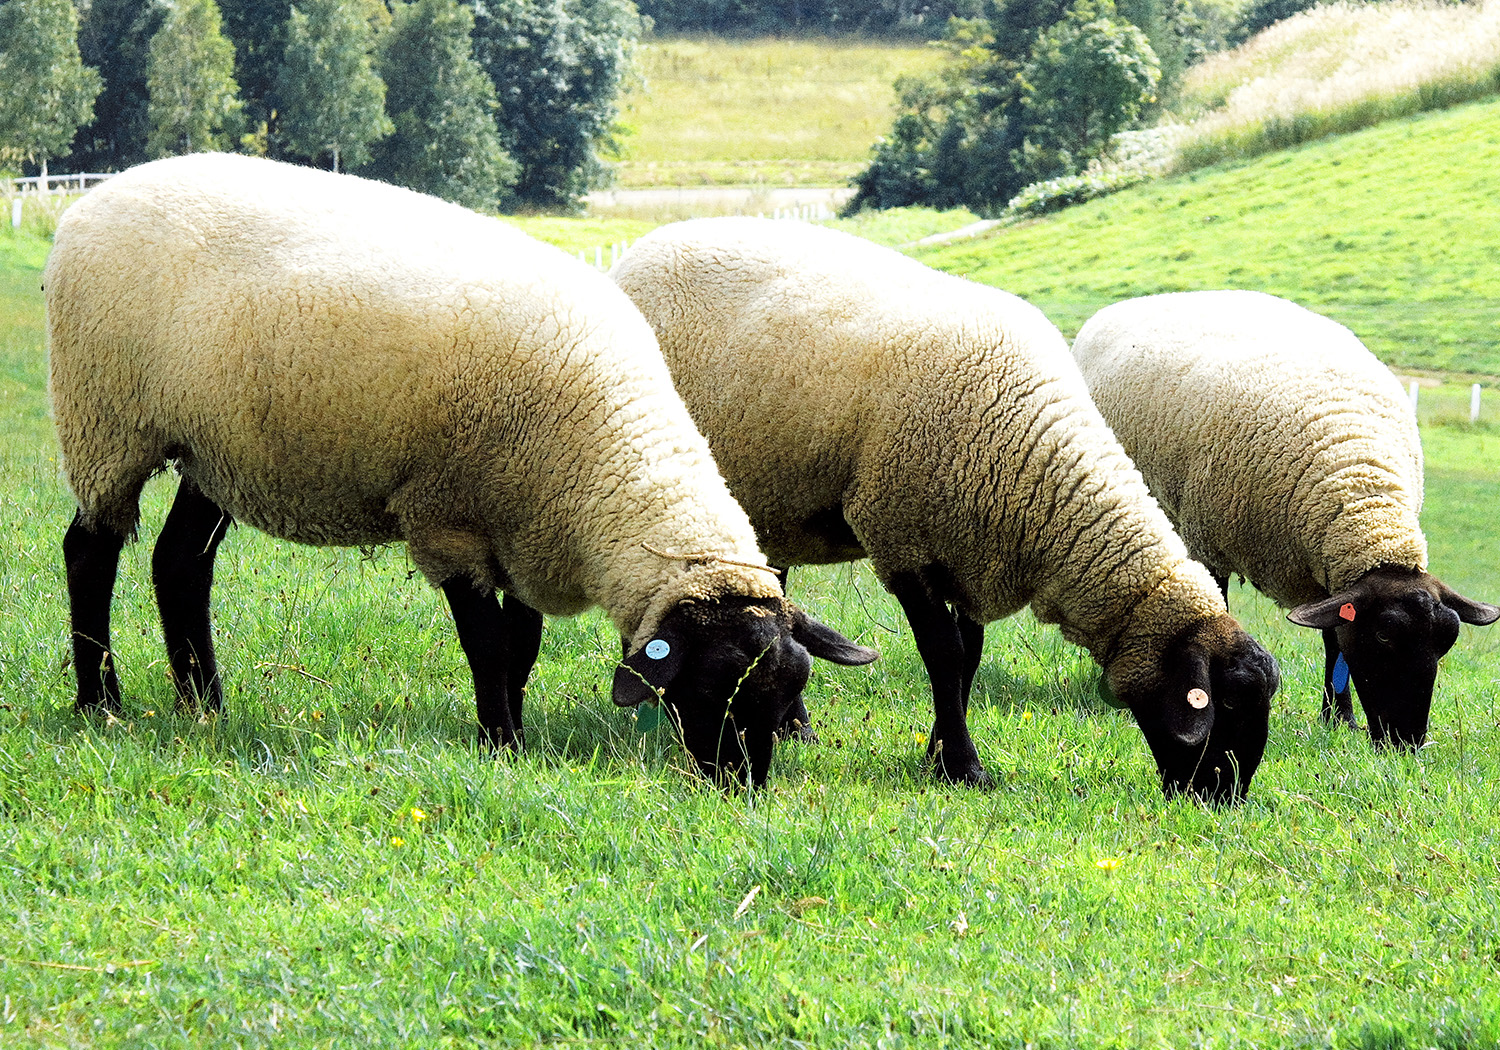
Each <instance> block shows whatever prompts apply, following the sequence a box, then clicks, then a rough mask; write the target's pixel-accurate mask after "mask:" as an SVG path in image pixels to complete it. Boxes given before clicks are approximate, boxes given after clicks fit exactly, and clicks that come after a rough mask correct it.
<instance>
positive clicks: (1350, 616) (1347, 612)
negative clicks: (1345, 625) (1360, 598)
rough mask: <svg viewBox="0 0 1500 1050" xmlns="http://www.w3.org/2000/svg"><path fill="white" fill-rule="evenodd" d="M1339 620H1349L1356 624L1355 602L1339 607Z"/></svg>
mask: <svg viewBox="0 0 1500 1050" xmlns="http://www.w3.org/2000/svg"><path fill="white" fill-rule="evenodd" d="M1339 619H1340V620H1348V621H1349V622H1350V623H1353V622H1354V603H1353V602H1345V603H1344V604H1343V605H1341V606H1339Z"/></svg>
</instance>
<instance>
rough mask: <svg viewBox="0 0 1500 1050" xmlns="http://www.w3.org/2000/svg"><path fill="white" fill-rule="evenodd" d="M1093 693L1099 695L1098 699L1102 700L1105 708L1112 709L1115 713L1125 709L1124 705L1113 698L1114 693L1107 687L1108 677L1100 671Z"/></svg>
mask: <svg viewBox="0 0 1500 1050" xmlns="http://www.w3.org/2000/svg"><path fill="white" fill-rule="evenodd" d="M1094 691H1095V692H1097V693H1098V694H1099V699H1100V700H1103V701H1104V703H1105V705H1106V706H1108V707H1113V708H1114V709H1115V710H1116V711H1122V710H1124V709H1125V705H1124V704H1123V703H1121V702H1120V700H1119V699H1118V698H1117V697H1116V696H1115V691H1114V690H1113V689H1111V688H1110V687H1109V678H1108V676H1106V675H1105V674H1104V673H1103V672H1102V671H1101V672H1100V674H1099V682H1098V684H1097V685H1095V686H1094Z"/></svg>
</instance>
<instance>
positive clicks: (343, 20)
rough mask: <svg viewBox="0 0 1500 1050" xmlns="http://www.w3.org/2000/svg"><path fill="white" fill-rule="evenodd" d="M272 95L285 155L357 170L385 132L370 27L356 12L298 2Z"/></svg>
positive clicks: (364, 14) (332, 1)
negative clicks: (290, 152)
mask: <svg viewBox="0 0 1500 1050" xmlns="http://www.w3.org/2000/svg"><path fill="white" fill-rule="evenodd" d="M285 39H286V47H285V51H284V53H283V61H282V65H281V70H280V73H279V74H278V76H277V80H276V94H277V97H278V98H279V100H280V103H281V106H282V110H281V124H280V134H281V136H282V138H283V140H284V141H285V143H286V144H287V146H288V147H290V149H291V150H293V151H294V152H296V153H299V154H301V155H302V156H304V157H308V158H312V159H316V158H320V157H323V156H325V155H327V156H329V157H330V158H331V159H332V162H333V164H332V166H333V170H334V171H338V170H339V169H340V167H341V166H347V167H351V168H354V167H359V166H360V165H362V164H364V163H365V162H366V161H368V160H369V159H370V145H371V144H372V143H373V142H375V141H376V140H377V139H380V138H383V137H384V136H386V135H388V134H390V132H391V122H390V120H389V119H388V118H387V117H386V115H385V82H384V81H382V80H381V79H380V75H379V74H377V73H376V72H375V65H374V59H373V54H372V53H373V51H374V49H375V28H374V26H373V25H372V23H371V20H370V18H369V13H368V10H367V9H366V7H365V6H364V5H361V4H358V3H355V2H351V0H306V3H304V4H302V5H301V6H300V7H299V6H294V7H293V8H292V13H291V15H290V16H289V17H288V18H287V22H286V27H285Z"/></svg>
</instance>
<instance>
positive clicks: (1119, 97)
mask: <svg viewBox="0 0 1500 1050" xmlns="http://www.w3.org/2000/svg"><path fill="white" fill-rule="evenodd" d="M1114 13H1115V11H1114V4H1113V3H1112V0H1078V3H1076V4H1074V5H1073V7H1072V8H1070V9H1069V11H1068V14H1067V17H1066V18H1064V19H1063V20H1062V21H1061V22H1059V23H1057V24H1056V25H1055V26H1053V27H1052V28H1050V29H1048V30H1047V31H1046V32H1045V33H1043V34H1042V35H1041V36H1040V37H1038V38H1037V41H1036V43H1035V44H1034V45H1032V49H1031V58H1030V60H1029V61H1028V62H1027V63H1026V65H1025V66H1023V67H1022V69H1021V72H1020V74H1019V79H1020V82H1021V100H1020V105H1019V107H1018V108H1017V112H1016V122H1017V124H1018V126H1019V128H1020V132H1021V137H1022V143H1021V146H1020V148H1019V149H1018V150H1016V151H1015V153H1014V154H1013V155H1012V156H1011V158H1010V160H1011V165H1012V167H1014V168H1015V169H1016V171H1017V172H1018V173H1019V174H1020V175H1021V177H1022V179H1023V181H1025V182H1028V183H1029V182H1040V181H1042V180H1043V179H1053V178H1057V177H1058V176H1060V175H1071V174H1073V173H1075V172H1077V171H1080V170H1082V168H1083V167H1084V165H1085V164H1086V163H1087V162H1088V161H1090V160H1092V159H1094V158H1095V157H1097V156H1099V154H1100V153H1102V152H1103V150H1104V148H1105V146H1107V145H1108V144H1109V139H1110V136H1111V135H1113V134H1115V132H1117V131H1122V130H1124V129H1125V128H1127V127H1129V126H1130V125H1131V124H1132V123H1133V122H1134V121H1135V120H1136V118H1137V117H1139V116H1140V115H1141V113H1142V111H1143V110H1144V109H1145V108H1146V107H1147V106H1148V105H1149V104H1151V103H1152V102H1154V101H1156V94H1155V92H1156V85H1157V82H1158V81H1159V80H1160V79H1161V69H1160V67H1159V66H1158V65H1157V62H1156V55H1155V53H1154V52H1153V51H1152V50H1151V44H1150V42H1149V41H1147V39H1146V34H1145V33H1143V32H1141V30H1140V29H1138V28H1136V27H1135V26H1133V25H1131V24H1130V23H1128V22H1123V23H1122V22H1117V21H1115V20H1114V19H1112V18H1111V17H1110V16H1111V15H1113V14H1114Z"/></svg>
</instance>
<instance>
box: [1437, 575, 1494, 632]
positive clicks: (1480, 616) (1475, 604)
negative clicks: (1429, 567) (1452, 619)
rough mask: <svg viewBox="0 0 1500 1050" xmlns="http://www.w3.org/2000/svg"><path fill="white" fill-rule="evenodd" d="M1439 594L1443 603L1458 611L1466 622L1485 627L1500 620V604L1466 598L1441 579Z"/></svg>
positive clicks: (1461, 618)
mask: <svg viewBox="0 0 1500 1050" xmlns="http://www.w3.org/2000/svg"><path fill="white" fill-rule="evenodd" d="M1438 595H1439V597H1440V598H1441V599H1442V601H1443V604H1444V605H1446V606H1447V607H1448V608H1450V609H1452V610H1453V611H1454V612H1456V613H1458V618H1459V619H1460V620H1462V621H1463V622H1464V623H1472V624H1474V625H1475V626H1476V627H1484V626H1487V625H1489V624H1492V623H1494V622H1495V621H1496V620H1500V606H1495V605H1491V604H1490V603H1489V602H1480V601H1475V600H1474V599H1473V598H1465V597H1464V596H1463V595H1462V594H1459V593H1458V592H1457V591H1455V590H1454V589H1453V588H1452V587H1449V586H1448V585H1447V584H1446V583H1444V582H1443V581H1441V580H1439V581H1438Z"/></svg>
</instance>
